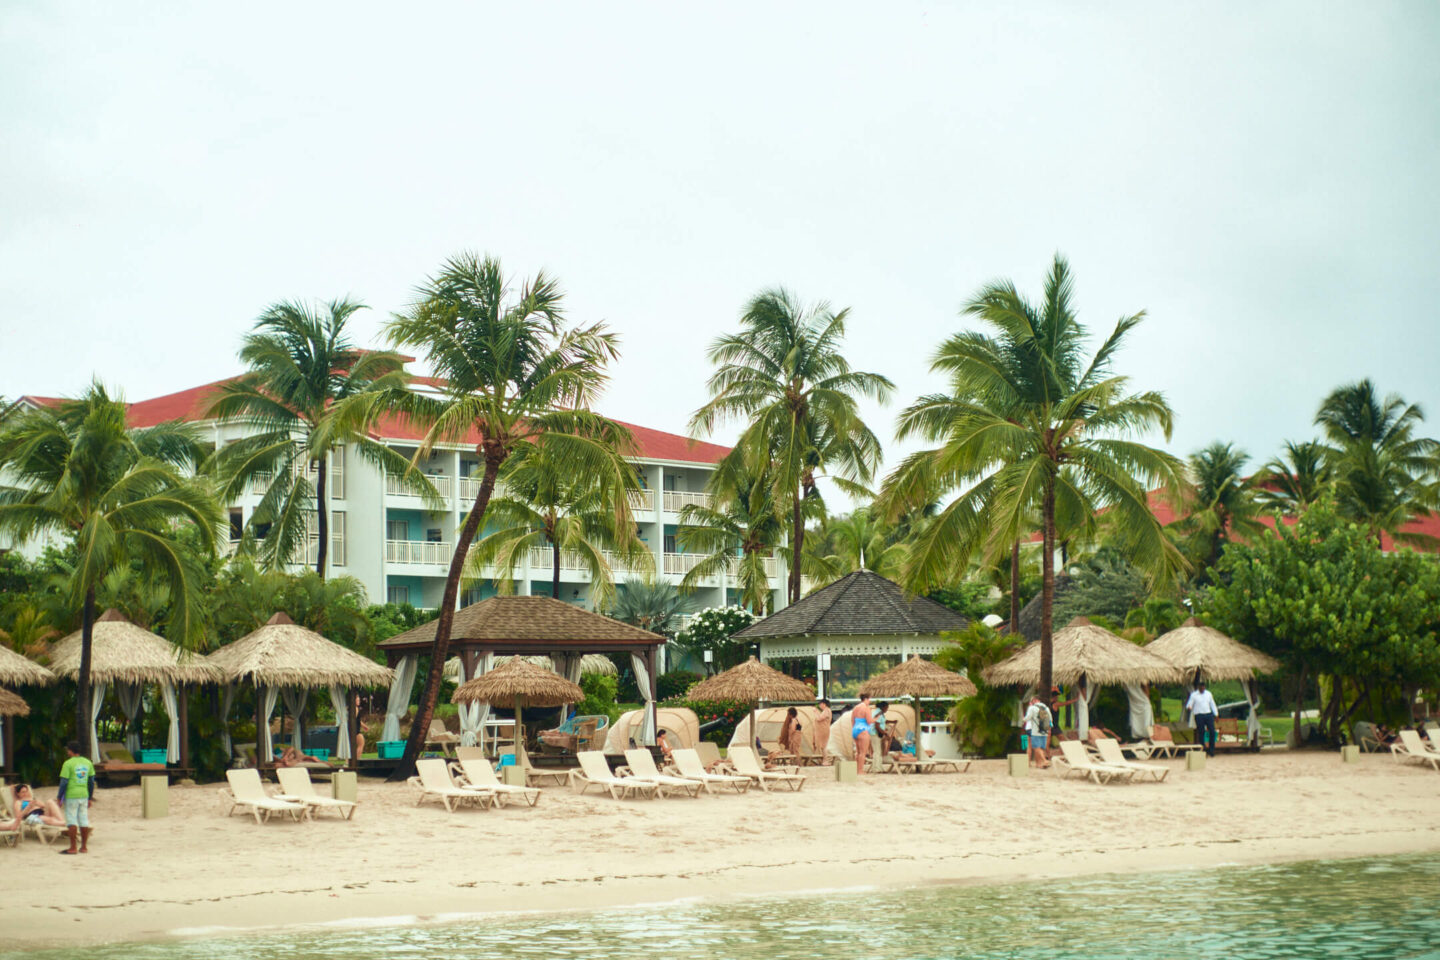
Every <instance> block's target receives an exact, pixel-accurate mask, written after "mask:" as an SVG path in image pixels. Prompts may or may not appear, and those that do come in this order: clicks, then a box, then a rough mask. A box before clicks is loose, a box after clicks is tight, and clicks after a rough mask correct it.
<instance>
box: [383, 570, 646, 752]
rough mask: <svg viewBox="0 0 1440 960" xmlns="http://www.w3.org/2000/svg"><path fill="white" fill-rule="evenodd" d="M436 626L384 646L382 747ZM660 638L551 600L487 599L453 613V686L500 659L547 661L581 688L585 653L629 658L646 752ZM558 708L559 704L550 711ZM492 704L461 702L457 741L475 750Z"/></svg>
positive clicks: (395, 732)
mask: <svg viewBox="0 0 1440 960" xmlns="http://www.w3.org/2000/svg"><path fill="white" fill-rule="evenodd" d="M435 627H436V623H435V621H433V620H432V621H430V622H429V623H423V624H421V625H420V626H418V627H414V628H413V629H410V630H406V631H405V632H404V633H402V634H400V635H398V636H394V637H391V638H390V639H389V640H382V641H381V642H380V644H379V647H380V649H381V650H383V651H385V657H386V660H387V661H388V662H389V664H390V665H391V666H392V667H394V668H395V682H394V683H392V684H391V686H390V699H389V703H388V706H387V708H386V711H385V730H384V733H382V734H381V735H380V739H382V740H399V739H400V720H401V718H403V717H404V716H405V714H406V712H407V711H408V710H409V709H410V694H411V692H412V688H413V687H414V684H415V671H416V665H417V663H418V661H419V658H420V657H422V656H425V655H427V654H428V653H429V652H430V650H431V648H432V647H433V646H434V644H435ZM664 644H665V638H664V637H663V636H661V635H660V634H658V633H651V632H649V631H648V630H642V629H640V628H639V627H635V626H631V625H630V624H628V623H621V622H620V621H619V620H613V619H611V618H610V617H606V616H601V615H600V614H598V613H592V612H590V611H589V610H585V609H583V608H581V607H577V606H575V605H574V604H571V603H566V602H565V601H563V600H556V599H555V598H554V597H542V596H511V597H490V598H489V599H486V600H481V601H480V602H479V603H472V604H471V605H470V606H468V607H462V608H461V609H459V610H457V611H455V620H454V622H453V624H452V626H451V630H450V649H451V650H452V651H454V652H455V653H456V654H457V655H458V657H459V660H460V674H459V676H458V679H459V681H460V683H461V684H462V685H463V684H464V683H466V682H468V681H470V680H473V679H475V678H476V677H480V676H484V675H485V674H486V673H488V672H489V671H491V670H493V669H495V665H496V662H497V658H499V657H503V656H519V657H535V656H546V657H549V658H550V659H551V661H552V663H553V664H554V667H555V673H556V674H558V675H559V676H561V677H563V678H565V679H566V680H568V681H570V682H571V683H579V682H580V674H581V671H582V666H583V663H584V657H585V655H586V654H587V653H594V654H628V655H629V657H630V666H631V668H632V669H633V670H634V672H635V685H636V686H637V687H639V688H640V696H641V698H642V699H644V701H645V709H646V717H647V720H648V725H647V727H646V731H645V733H644V735H643V739H644V741H645V745H646V746H650V745H653V744H654V742H655V679H654V678H655V669H656V665H657V663H658V661H659V656H658V654H659V650H660V648H661V646H663V645H664ZM556 705H557V706H558V705H559V704H556ZM489 713H490V705H489V704H488V703H486V702H484V701H480V700H472V701H467V702H466V703H464V704H462V705H461V707H460V742H461V744H463V745H465V746H473V745H474V744H475V743H476V742H478V739H479V738H480V735H481V731H482V730H483V729H484V726H485V722H486V720H487V719H488V717H489Z"/></svg>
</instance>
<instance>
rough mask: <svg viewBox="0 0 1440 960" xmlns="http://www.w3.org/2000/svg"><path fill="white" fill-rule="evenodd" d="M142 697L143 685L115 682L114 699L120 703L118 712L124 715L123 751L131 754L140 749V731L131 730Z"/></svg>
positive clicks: (143, 694)
mask: <svg viewBox="0 0 1440 960" xmlns="http://www.w3.org/2000/svg"><path fill="white" fill-rule="evenodd" d="M144 696H145V685H144V684H141V683H126V682H125V681H123V680H117V681H115V699H116V700H118V701H120V712H121V713H123V714H124V715H125V749H126V750H129V751H130V752H131V753H132V754H133V753H135V752H136V751H137V750H139V749H140V731H139V730H135V729H133V728H134V726H135V715H136V714H137V713H139V712H140V701H141V700H142V699H144Z"/></svg>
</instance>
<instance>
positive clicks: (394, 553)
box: [385, 540, 455, 566]
mask: <svg viewBox="0 0 1440 960" xmlns="http://www.w3.org/2000/svg"><path fill="white" fill-rule="evenodd" d="M454 552H455V548H454V544H450V543H446V542H445V541H443V540H439V541H434V540H386V541H385V562H386V563H426V564H434V565H438V566H444V565H446V564H449V562H450V558H451V556H452V555H453V554H454Z"/></svg>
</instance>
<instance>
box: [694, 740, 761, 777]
mask: <svg viewBox="0 0 1440 960" xmlns="http://www.w3.org/2000/svg"><path fill="white" fill-rule="evenodd" d="M695 752H696V753H697V754H698V755H699V756H700V763H701V764H702V765H704V767H705V769H706V770H713V769H715V765H716V764H719V765H720V766H721V767H725V768H726V769H730V768H731V765H730V764H728V763H726V762H725V758H724V757H722V756H720V745H719V744H717V743H714V742H713V741H710V740H701V741H700V742H699V743H697V744H695ZM746 779H749V778H748V777H747V778H746Z"/></svg>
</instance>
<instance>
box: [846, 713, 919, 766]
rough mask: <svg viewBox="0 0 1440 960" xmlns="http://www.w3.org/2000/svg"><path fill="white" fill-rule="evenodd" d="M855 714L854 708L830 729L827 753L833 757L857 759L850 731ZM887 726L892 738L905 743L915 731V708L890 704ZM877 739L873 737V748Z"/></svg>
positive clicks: (871, 739) (917, 737) (886, 717)
mask: <svg viewBox="0 0 1440 960" xmlns="http://www.w3.org/2000/svg"><path fill="white" fill-rule="evenodd" d="M871 702H872V703H873V702H874V701H873V700H872V701H871ZM854 713H855V710H854V708H853V707H852V708H851V709H849V710H846V711H845V712H844V713H842V714H840V716H838V717H836V718H835V725H834V726H832V727H831V728H830V746H829V749H828V750H827V751H826V752H827V753H829V754H830V755H831V756H835V757H844V758H845V759H846V760H854V759H855V738H854V737H852V736H850V729H851V727H852V726H853V724H854V716H853V714H854ZM885 726H886V729H888V730H889V731H890V734H891V735H892V736H894V737H895V738H896V739H898V740H900V741H901V742H902V743H903V742H904V740H905V735H906V734H908V733H910V731H912V730H914V729H915V708H914V707H913V706H911V705H910V704H908V703H892V704H890V706H889V707H888V708H887V709H886V710H885ZM876 739H877V738H876V737H874V736H871V738H870V742H871V744H872V746H873V745H874V743H875V741H876ZM915 739H916V741H917V742H918V741H919V739H920V738H919V736H918V734H917V736H916V738H915Z"/></svg>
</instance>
